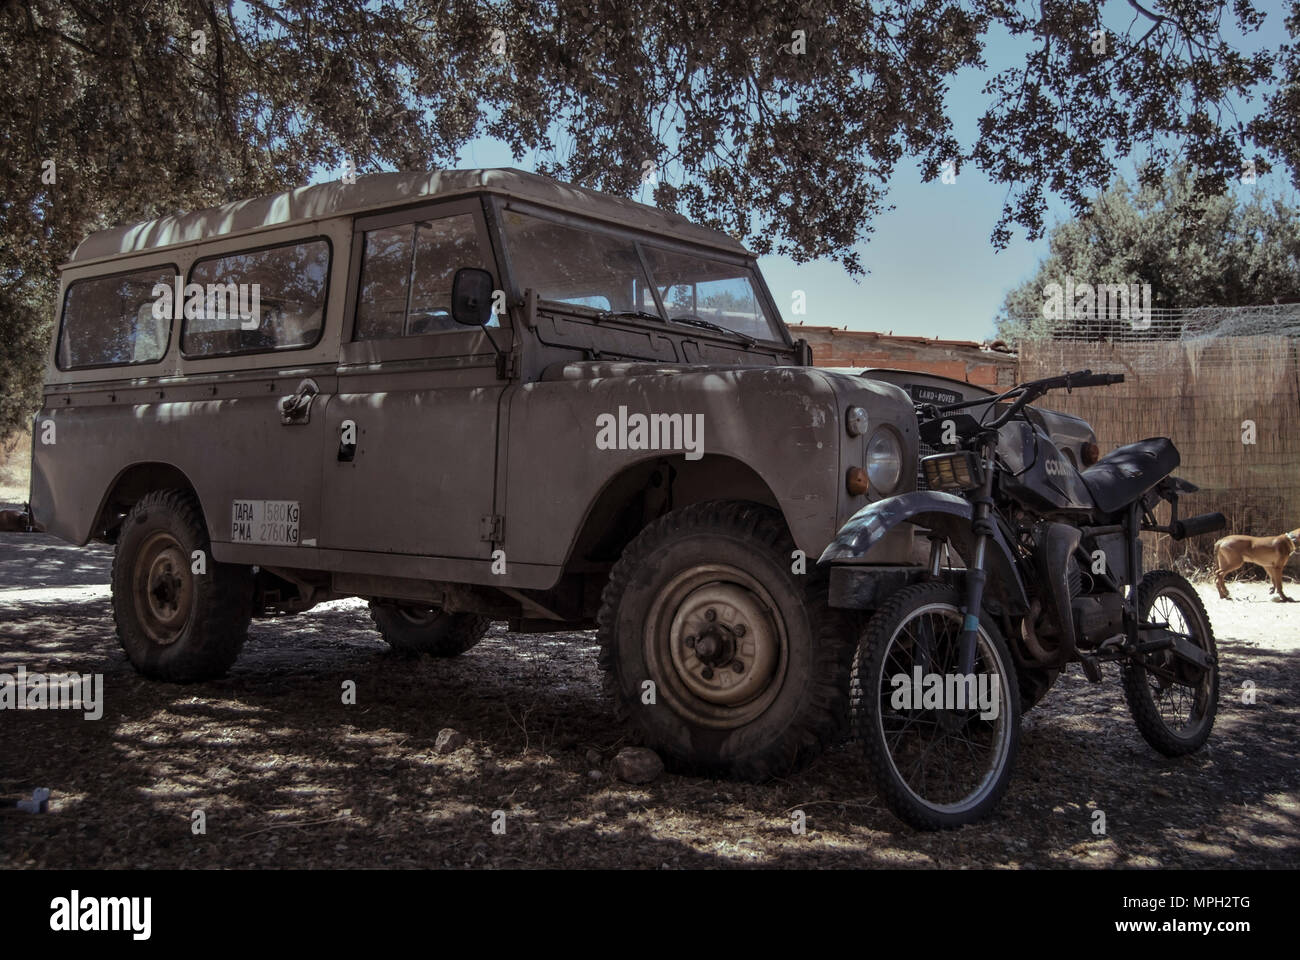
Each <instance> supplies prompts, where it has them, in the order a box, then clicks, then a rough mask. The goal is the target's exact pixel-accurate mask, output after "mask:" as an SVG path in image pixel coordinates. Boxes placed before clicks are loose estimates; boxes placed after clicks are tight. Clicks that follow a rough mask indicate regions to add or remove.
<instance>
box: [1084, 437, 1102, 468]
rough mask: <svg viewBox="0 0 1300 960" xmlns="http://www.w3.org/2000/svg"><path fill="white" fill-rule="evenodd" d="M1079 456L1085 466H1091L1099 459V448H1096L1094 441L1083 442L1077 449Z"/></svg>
mask: <svg viewBox="0 0 1300 960" xmlns="http://www.w3.org/2000/svg"><path fill="white" fill-rule="evenodd" d="M1079 458H1080V459H1081V460H1082V461H1083V465H1084V466H1085V467H1091V466H1092V465H1093V464H1094V463H1096V462H1097V461H1098V460H1099V459H1101V450H1099V449H1098V448H1097V445H1096V444H1095V443H1085V444H1084V445H1083V447H1082V448H1081V449H1080V450H1079Z"/></svg>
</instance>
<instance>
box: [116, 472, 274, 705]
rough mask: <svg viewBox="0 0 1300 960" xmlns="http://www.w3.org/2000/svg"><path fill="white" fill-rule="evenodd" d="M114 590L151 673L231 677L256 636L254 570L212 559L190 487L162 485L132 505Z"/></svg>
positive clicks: (122, 635)
mask: <svg viewBox="0 0 1300 960" xmlns="http://www.w3.org/2000/svg"><path fill="white" fill-rule="evenodd" d="M196 552H197V553H201V554H202V560H201V566H199V564H198V563H196V556H195V555H196ZM196 566H199V570H200V572H195V568H196ZM112 590H113V620H114V622H115V624H116V626H117V639H118V642H119V643H120V644H121V645H122V649H123V650H125V651H126V655H127V657H128V658H129V659H130V661H131V664H132V665H133V666H134V667H135V668H136V670H138V671H139V672H140V673H142V674H144V675H145V676H146V677H150V678H152V679H155V680H170V681H172V682H176V683H186V682H191V681H195V680H211V679H214V678H216V677H220V676H223V675H224V674H225V672H226V671H227V670H229V669H230V666H231V664H233V663H234V662H235V659H236V658H237V657H238V656H239V651H240V648H242V647H243V645H244V640H245V639H246V638H247V636H248V623H249V620H250V619H251V618H252V613H253V577H252V571H251V570H250V569H249V568H248V567H244V566H238V565H235V564H228V563H217V562H216V561H215V560H213V559H212V554H211V551H210V549H209V543H208V531H207V526H206V525H205V524H204V522H203V514H202V511H201V510H200V508H199V504H198V501H197V500H196V499H195V498H194V495H193V494H191V493H188V492H186V491H181V490H159V491H155V492H153V493H150V494H147V495H146V496H144V497H143V498H141V500H140V501H139V502H138V503H136V505H135V506H134V507H132V508H131V511H130V513H128V514H127V516H126V519H125V520H124V521H123V523H122V529H121V531H120V532H119V534H118V539H117V548H116V550H115V552H114V554H113V573H112Z"/></svg>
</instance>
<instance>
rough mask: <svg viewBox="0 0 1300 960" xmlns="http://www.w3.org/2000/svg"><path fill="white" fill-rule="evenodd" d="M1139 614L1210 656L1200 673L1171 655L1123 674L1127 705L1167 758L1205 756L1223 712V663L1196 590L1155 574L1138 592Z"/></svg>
mask: <svg viewBox="0 0 1300 960" xmlns="http://www.w3.org/2000/svg"><path fill="white" fill-rule="evenodd" d="M1138 610H1139V611H1140V612H1141V615H1142V619H1143V620H1145V621H1147V622H1148V623H1151V622H1156V623H1166V624H1168V625H1169V626H1168V628H1167V629H1169V630H1170V631H1171V632H1173V633H1179V634H1182V635H1183V636H1184V637H1185V638H1187V639H1188V640H1190V641H1191V642H1192V643H1193V644H1195V645H1196V646H1198V647H1200V648H1201V649H1202V650H1204V651H1205V652H1207V653H1208V654H1209V656H1210V665H1209V667H1208V668H1207V669H1198V668H1196V667H1195V666H1193V665H1192V664H1190V663H1188V662H1186V661H1184V660H1182V659H1181V658H1178V657H1175V656H1174V654H1173V652H1172V651H1170V650H1164V651H1160V652H1157V653H1153V654H1149V655H1148V658H1147V661H1146V666H1143V665H1141V664H1137V663H1130V664H1128V665H1126V666H1125V667H1124V669H1123V677H1124V699H1126V700H1127V701H1128V707H1129V712H1130V713H1132V714H1133V722H1134V723H1136V724H1137V728H1138V730H1139V731H1140V732H1141V734H1142V737H1143V739H1145V740H1146V742H1147V743H1149V744H1150V745H1151V746H1152V748H1154V749H1155V750H1156V751H1158V752H1160V753H1163V754H1164V755H1165V756H1166V757H1182V756H1185V755H1187V754H1189V753H1193V752H1195V751H1196V750H1199V749H1200V748H1201V747H1202V746H1203V745H1204V744H1205V741H1206V740H1207V739H1208V738H1209V736H1210V731H1211V730H1212V729H1213V727H1214V715H1215V713H1216V711H1217V710H1218V706H1219V663H1218V655H1217V652H1216V650H1215V646H1214V630H1213V629H1212V628H1211V627H1210V618H1209V616H1207V615H1206V613H1205V606H1204V604H1202V603H1201V598H1200V596H1199V595H1198V594H1197V592H1196V588H1195V587H1193V586H1192V585H1191V584H1190V583H1188V582H1187V581H1186V580H1185V579H1184V578H1182V577H1180V576H1179V575H1178V574H1176V573H1173V572H1172V571H1170V570H1153V571H1152V572H1150V573H1148V574H1147V575H1146V576H1145V577H1143V578H1142V583H1141V584H1140V585H1139V586H1138Z"/></svg>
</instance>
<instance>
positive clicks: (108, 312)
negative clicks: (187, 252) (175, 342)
mask: <svg viewBox="0 0 1300 960" xmlns="http://www.w3.org/2000/svg"><path fill="white" fill-rule="evenodd" d="M175 276H176V268H175V267H174V266H171V265H170V264H168V265H164V266H161V267H150V268H149V269H148V270H138V271H136V272H134V273H119V274H115V275H113V276H111V277H92V278H90V279H87V280H75V281H73V282H72V283H70V284H69V285H68V289H67V292H66V293H65V294H64V297H63V328H62V330H61V331H60V333H59V352H58V358H57V360H58V367H59V369H60V370H78V369H82V368H85V367H105V366H118V365H126V364H136V363H156V362H157V361H159V360H161V359H162V357H163V354H165V353H166V352H167V338H168V337H169V336H170V335H171V317H170V314H169V313H168V312H167V311H165V310H158V311H155V310H154V303H155V302H156V301H157V300H158V295H157V292H156V291H155V290H154V287H155V286H157V285H158V284H162V285H163V286H164V287H171V286H172V285H173V284H174V282H175V279H174V278H175ZM155 312H157V313H159V314H161V316H159V317H155V316H154V313H155Z"/></svg>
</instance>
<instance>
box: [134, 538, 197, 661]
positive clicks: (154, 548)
mask: <svg viewBox="0 0 1300 960" xmlns="http://www.w3.org/2000/svg"><path fill="white" fill-rule="evenodd" d="M131 589H132V595H133V598H134V601H135V609H136V613H137V615H138V616H139V620H140V626H141V627H142V628H143V629H144V632H145V634H146V635H147V636H148V637H149V639H150V640H151V641H153V642H154V643H156V644H158V645H160V646H169V645H170V644H173V643H175V642H176V641H177V640H178V639H180V636H181V634H182V633H183V632H184V631H185V627H186V626H187V625H188V623H189V620H190V614H191V613H192V612H193V608H194V576H193V574H192V573H191V571H190V563H189V556H188V554H187V553H186V552H185V549H184V548H183V547H182V546H181V544H180V541H178V540H177V539H176V538H175V537H174V536H172V535H171V534H170V533H167V532H166V531H162V530H160V531H158V532H156V533H153V534H151V535H150V536H149V538H148V539H146V540H145V542H144V543H143V544H142V545H141V547H140V550H139V551H138V552H137V553H136V557H135V563H134V564H133V567H132V573H131Z"/></svg>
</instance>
